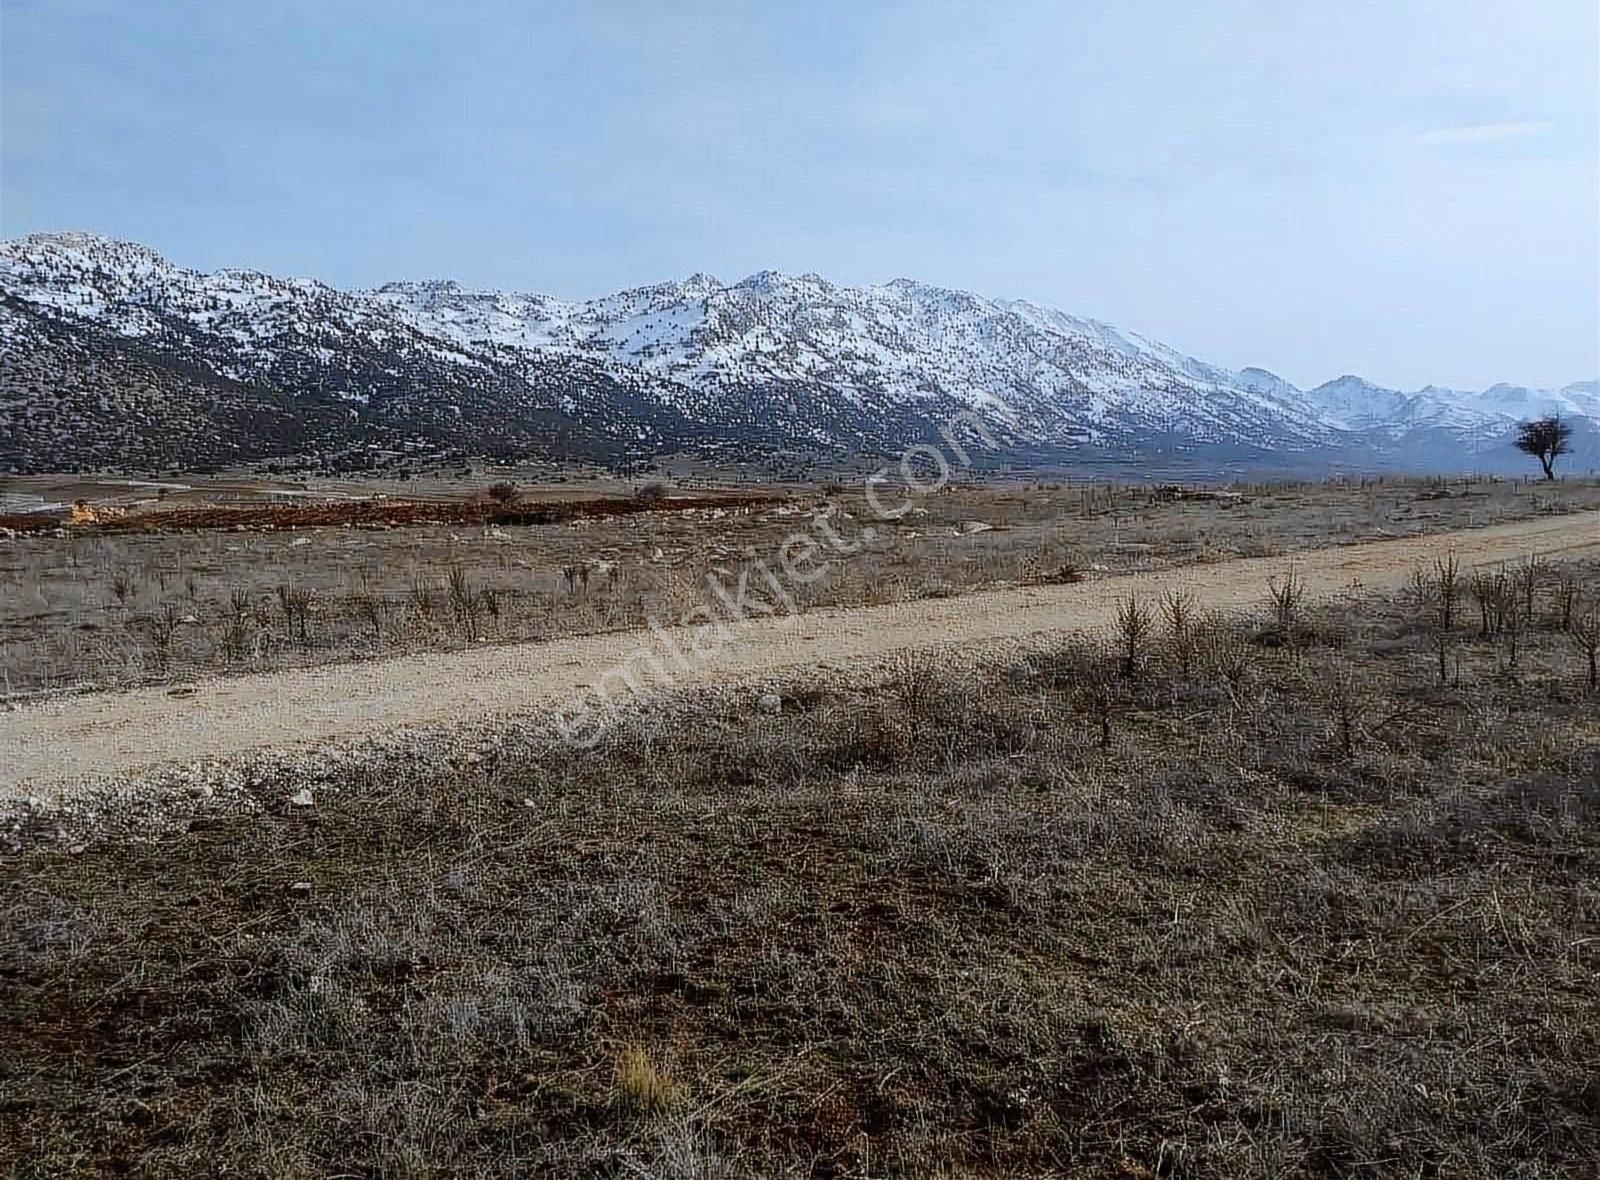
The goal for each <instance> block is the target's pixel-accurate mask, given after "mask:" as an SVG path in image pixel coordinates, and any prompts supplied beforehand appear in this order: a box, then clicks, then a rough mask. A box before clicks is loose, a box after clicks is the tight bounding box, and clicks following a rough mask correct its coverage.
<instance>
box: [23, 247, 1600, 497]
mask: <svg viewBox="0 0 1600 1180" xmlns="http://www.w3.org/2000/svg"><path fill="white" fill-rule="evenodd" d="M963 411H970V412H973V413H976V414H977V415H978V416H979V417H981V418H982V419H983V420H984V422H985V423H986V424H987V425H988V427H989V429H990V430H991V432H992V433H993V434H994V435H995V436H996V437H997V438H998V439H1000V440H1001V441H1002V442H1003V443H1004V444H1005V447H1004V452H1005V454H1006V455H1007V456H1008V457H1010V459H1011V460H1014V461H1019V462H1044V463H1051V464H1056V465H1062V466H1067V467H1069V468H1070V467H1071V466H1072V465H1073V464H1074V463H1075V462H1079V461H1082V462H1090V461H1094V462H1107V461H1115V462H1120V463H1126V464H1132V465H1138V464H1141V463H1148V462H1152V461H1154V460H1155V459H1157V458H1161V459H1163V460H1164V461H1165V460H1171V459H1173V458H1174V457H1181V458H1183V459H1186V460H1188V461H1191V462H1193V463H1197V464H1200V465H1205V464H1213V465H1230V466H1233V467H1246V468H1248V467H1251V466H1264V467H1271V468H1274V469H1281V468H1284V467H1286V466H1287V467H1297V468H1303V469H1317V468H1319V467H1321V468H1327V467H1329V466H1333V467H1338V468H1342V469H1354V468H1359V469H1368V470H1371V469H1384V468H1391V469H1401V468H1403V469H1409V470H1460V469H1467V468H1471V469H1478V470H1526V469H1527V467H1528V460H1527V459H1526V457H1524V456H1521V455H1519V454H1517V453H1516V452H1515V451H1514V450H1513V449H1512V447H1511V445H1510V440H1511V438H1512V437H1513V435H1514V433H1515V429H1516V426H1517V423H1518V422H1519V421H1521V420H1523V419H1526V418H1530V417H1536V416H1542V415H1545V414H1549V413H1560V414H1562V415H1563V416H1564V417H1566V418H1567V419H1569V420H1570V421H1571V422H1572V423H1573V424H1574V427H1575V440H1574V441H1575V454H1574V455H1573V456H1572V461H1571V462H1569V464H1568V467H1569V469H1573V470H1584V469H1590V468H1593V467H1595V466H1600V388H1597V385H1596V382H1594V381H1585V382H1579V383H1576V384H1573V385H1568V386H1566V387H1564V388H1561V389H1528V388H1524V387H1521V386H1510V385H1496V386H1493V387H1492V388H1489V389H1486V390H1482V391H1475V392H1468V391H1461V390H1453V389H1444V388H1440V387H1436V386H1429V387H1427V388H1424V389H1420V390H1415V391H1412V392H1402V391H1399V390H1393V389H1385V388H1382V387H1379V386H1376V385H1373V384H1371V383H1369V382H1366V381H1363V380H1361V379H1360V378H1358V377H1353V376H1344V377H1340V378H1338V379H1336V380H1334V381H1330V382H1328V383H1327V384H1324V385H1320V386H1317V387H1316V388H1314V389H1307V390H1302V389H1298V388H1296V387H1295V386H1294V385H1292V384H1290V383H1289V382H1287V381H1285V380H1283V379H1282V378H1280V377H1277V376H1275V375H1274V374H1272V373H1270V372H1267V371H1266V370H1263V369H1256V368H1247V369H1243V370H1238V371H1234V370H1230V369H1226V368H1223V367H1220V366H1217V365H1212V364H1207V363H1206V362H1204V361H1200V360H1197V359H1195V358H1193V357H1190V356H1186V355H1184V354H1182V353H1180V352H1178V351H1177V350H1175V349H1173V348H1170V347H1168V346H1166V345H1164V344H1161V343H1159V342H1157V341H1155V340H1152V339H1149V338H1147V337H1144V336H1141V335H1138V334H1135V333H1132V332H1126V331H1122V330H1120V329H1117V328H1115V327H1112V326H1111V325H1109V324H1105V323H1101V322H1099V321H1096V320H1092V319H1082V318H1079V317H1076V316H1072V315H1068V314H1066V313H1064V312H1061V311H1056V310H1053V309H1050V308H1045V307H1040V306H1037V305H1035V304H1032V303H1027V302H1023V301H1020V300H1002V299H988V298H983V297H981V296H978V295H972V294H968V293H966V292H961V291H953V290H947V289H945V288H941V287H935V286H930V285H927V284H924V283H919V282H914V281H912V280H909V279H896V280H895V281H893V282H890V283H886V284H883V285H881V286H868V287H851V286H842V285H837V284H834V283H831V282H829V281H827V280H826V279H823V278H821V277H819V276H817V275H812V274H807V275H800V276H790V275H784V274H779V273H777V272H774V271H762V272H760V273H758V274H754V275H751V276H750V277H748V278H746V279H743V280H741V281H739V282H735V283H724V282H722V281H720V280H718V279H715V278H713V277H711V276H709V275H704V274H696V275H692V276H690V277H689V278H687V279H683V280H681V281H672V282H665V283H661V284H658V285H655V286H649V287H640V288H636V289H632V290H627V291H621V292H618V293H616V294H613V295H607V296H604V297H602V298H598V299H592V300H587V301H566V300H560V299H554V298H551V297H549V296H545V295H534V294H517V293H510V292H502V291H474V290H467V289H464V288H462V287H461V286H459V285H458V284H456V283H454V282H449V281H427V282H397V283H389V284H387V285H385V286H382V287H379V288H376V289H374V290H363V291H343V290H339V289H336V288H334V287H330V286H327V285H325V284H323V283H320V282H316V281H313V280H309V279H296V278H278V277H274V276H272V275H267V274H263V273H260V272H256V271H248V270H219V271H216V272H213V273H209V274H208V273H201V272H198V271H194V270H189V269H186V268H183V267H180V266H176V265H174V264H172V263H170V262H168V261H167V260H166V259H164V258H162V257H161V256H160V255H159V254H157V253H156V252H155V251H153V250H151V249H149V248H148V247H145V246H142V245H138V244H136V243H132V242H126V241H119V240H115V239H111V238H106V237H101V236H99V235H95V234H87V233H57V234H35V235H32V236H29V237H25V238H18V239H13V240H10V241H6V242H3V243H0V469H5V470H10V471H14V472H24V471H46V470H50V471H63V470H100V469H122V470H154V469H170V468H173V467H179V468H184V469H187V470H201V469H206V468H216V467H224V466H234V465H242V464H247V463H253V462H262V461H273V460H276V461H280V462H281V461H288V462H293V463H298V464H303V465H309V466H312V467H315V468H318V469H323V470H344V471H348V470H360V469H374V468H377V469H384V468H390V469H392V468H395V467H397V466H398V467H402V468H403V467H405V466H406V465H413V464H419V463H427V462H434V461H439V460H444V459H459V458H463V457H471V456H483V457H491V458H498V459H523V458H530V457H536V458H541V459H565V458H584V459H591V460H598V461H601V462H605V463H611V464H619V465H621V464H633V463H637V462H638V461H640V460H643V459H648V458H650V457H653V456H657V455H661V454H665V453H671V452H687V453H693V454H698V455H703V456H707V457H712V458H715V457H719V456H721V457H728V456H750V455H760V454H773V455H785V456H791V457H793V456H802V457H810V458H813V459H816V460H818V461H826V460H828V459H830V458H837V457H841V456H846V455H855V454H863V453H868V454H872V453H891V454H892V453H894V452H897V451H899V450H901V449H903V448H904V447H906V446H907V445H909V444H911V443H913V442H917V441H922V440H926V439H929V438H932V437H935V436H936V433H937V430H938V428H939V427H940V426H941V425H942V424H944V423H945V422H947V421H949V420H950V419H951V418H952V417H953V416H954V415H956V414H958V413H961V412H963Z"/></svg>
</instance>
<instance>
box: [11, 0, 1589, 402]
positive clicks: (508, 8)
mask: <svg viewBox="0 0 1600 1180" xmlns="http://www.w3.org/2000/svg"><path fill="white" fill-rule="evenodd" d="M1597 26H1600V6H1597V5H1596V4H1595V2H1594V0H1537V2H1531V3H1530V2H1529V0H1516V2H1510V0H1446V2H1440V3H1431V2H1423V0H1381V2H1380V0H1341V2H1340V3H1337V4H1333V3H1310V2H1307V3H1299V2H1293V3H1287V2H1283V0H1236V2H1231V3H1230V2H1224V0H1181V2H1180V0H1160V2H1155V0H1101V2H1096V3H1089V2H1074V0H971V2H969V3H942V2H940V0H906V2H902V0H873V2H871V3H863V2H861V0H849V2H846V0H838V2H836V0H809V2H807V3H805V4H792V5H791V4H781V3H774V2H771V0H749V2H745V3H739V2H735V0H725V2H711V0H705V2H700V0H675V2H673V3H660V2H659V0H605V2H582V3H580V2H577V0H573V2H567V0H539V2H537V3H527V2H526V0H505V2H473V0H458V2H455V3H450V4H444V3H438V2H436V0H424V2H417V0H390V2H387V3H381V4H380V3H376V2H374V3H367V4H357V3H350V2H346V0H309V2H308V0H271V2H270V3H269V2H266V0H250V2H248V3H246V2H242V0H139V2H137V3H135V2H132V0H0V234H3V235H4V236H6V237H12V236H17V235H20V234H24V233H30V232H35V231H49V230H59V229H88V230H94V231H97V232H100V233H105V234H110V235H114V236H118V237H125V238H130V239H133V240H136V241H140V242H144V243H146V244H148V245H150V246H153V247H155V248H156V249H158V250H159V251H161V252H162V253H163V254H165V255H167V256H168V257H169V258H171V259H172V260H173V261H175V262H178V263H180V264H183V265H186V266H192V267H196V268H199V269H212V268H216V267H221V266H242V267H250V268H253V269H258V270H264V271H268V272H273V273H280V274H296V275H309V276H314V277H317V278H320V279H323V280H325V281H327V282H330V283H333V284H334V285H336V286H341V287H364V286H373V285H377V284H379V283H381V282H385V281H388V280H390V279H397V278H429V277H448V278H455V279H458V280H459V281H461V282H462V283H463V284H465V285H468V286H477V287H500V288H510V289H517V290H526V291H540V292H547V293H551V294H555V295H560V296H563V297H567V298H579V297H587V296H593V295H599V294H603V293H606V292H608V291H612V290H615V289H618V288H621V287H625V286H635V285H640V284H644V283H650V282H657V281H661V280H663V279H667V278H673V277H684V276H687V275H689V274H691V273H694V272H696V271H704V272H708V273H712V274H715V275H717V276H719V277H720V278H722V279H723V280H725V281H729V282H732V281H736V280H737V279H739V278H742V277H743V276H745V275H747V274H750V273H752V272H754V271H758V270H763V269H769V268H770V269H776V270H782V271H787V272H790V273H807V272H815V273H818V274H821V275H823V276H825V277H827V278H829V279H832V280H834V281H836V282H846V283H870V282H887V281H888V280H890V279H893V278H897V277H902V276H904V277H911V278H916V279H920V280H922V281H925V282H929V283H934V284H938V285H942V286H949V287H956V288H960V289H964V290H971V291H976V292H978V293H980V294H984V295H990V296H996V297H1005V298H1022V299H1029V300H1032V301H1034V302H1037V303H1041V304H1046V305H1050V306H1055V307H1060V308H1062V309H1064V310H1066V311H1069V312H1072V313H1074V314H1077V315H1085V316H1093V317H1095V318H1098V319H1104V320H1109V321H1111V322H1113V323H1115V324H1117V325H1118V326H1120V327H1123V328H1126V329H1130V330H1133V331H1137V332H1141V333H1143V334H1145V335H1148V336H1152V337H1155V338H1157V339H1160V340H1164V341H1166V342H1168V343H1170V344H1172V345H1174V346H1176V347H1178V348H1180V349H1182V350H1184V351H1186V352H1189V353H1192V354H1194V355H1197V356H1199V357H1202V358H1203V359H1205V360H1208V361H1212V362H1215V363H1220V364H1225V365H1229V366H1232V367H1236V368H1237V367H1243V366H1245V365H1258V366H1262V367H1265V368H1269V369H1272V370H1273V371H1275V372H1278V373H1280V374H1281V375H1283V376H1285V377H1287V378H1288V379H1290V380H1291V381H1294V382H1295V383H1296V384H1299V385H1302V386H1309V385H1314V384H1317V383H1319V382H1322V381H1325V380H1328V379H1330V378H1333V377H1335V376H1338V375H1340V374H1343V373H1358V374H1360V375H1362V376H1365V377H1367V378H1369V379H1371V380H1374V381H1377V382H1379V383H1380V384H1385V385H1390V386H1397V387H1402V388H1415V387H1418V386H1421V385H1425V384H1429V383H1437V384H1444V385H1453V386H1458V387H1473V388H1477V387H1482V386H1486V385H1489V384H1492V383H1494V382H1497V381H1510V382H1513V383H1518V384H1528V385H1561V384H1565V383H1566V382H1569V381H1573V380H1579V379H1589V378H1594V377H1595V376H1597V375H1600V225H1597V223H1600V80H1597V73H1600V27H1597Z"/></svg>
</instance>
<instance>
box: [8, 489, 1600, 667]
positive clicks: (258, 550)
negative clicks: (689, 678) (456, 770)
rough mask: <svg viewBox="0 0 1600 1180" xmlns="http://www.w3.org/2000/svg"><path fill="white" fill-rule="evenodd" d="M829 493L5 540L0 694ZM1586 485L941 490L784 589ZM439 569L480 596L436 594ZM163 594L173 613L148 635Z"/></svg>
mask: <svg viewBox="0 0 1600 1180" xmlns="http://www.w3.org/2000/svg"><path fill="white" fill-rule="evenodd" d="M890 499H891V500H893V497H890ZM485 503H486V504H488V502H487V501H486V502H485ZM824 503H827V504H831V505H832V508H833V513H834V515H833V517H832V518H831V519H832V522H833V523H832V527H833V528H834V529H835V530H836V531H837V532H838V533H839V534H840V535H842V536H844V537H845V538H847V539H849V540H852V541H856V540H859V531H860V530H861V529H862V528H863V527H865V526H866V525H868V524H870V523H873V522H872V520H871V514H870V509H869V506H868V505H867V504H866V503H865V501H864V499H863V497H862V496H861V494H860V493H859V491H856V490H851V489H848V488H839V489H834V490H833V491H832V492H828V493H823V492H818V493H817V495H816V496H815V497H814V498H810V499H808V498H807V497H806V496H805V495H803V494H797V495H796V496H795V497H794V498H793V500H792V504H791V505H789V506H778V507H766V508H759V509H752V510H749V511H739V510H732V509H728V508H723V509H721V510H720V514H719V510H718V509H714V508H713V509H691V510H684V511H668V512H656V511H652V512H645V513H641V514H639V515H636V516H632V517H628V518H623V519H610V520H603V519H578V520H573V521H568V522H566V523H552V524H542V525H523V526H510V525H505V526H502V525H493V524H491V525H482V524H478V525H474V526H472V527H461V526H457V527H450V526H445V527H439V526H418V527H408V528H386V527H385V528H323V527H319V528H307V529H304V530H293V529H291V530H286V531H278V532H250V531H246V532H223V533H217V532H210V533H187V534H151V535H128V536H95V535H81V536H66V537H53V536H51V537H21V538H15V539H11V540H0V694H3V695H26V694H31V693H39V692H52V691H61V690H70V689H82V688H106V687H112V686H118V685H127V684H136V683H143V682H151V681H165V682H181V681H184V680H190V679H193V678H195V677H197V676H201V675H209V674H219V673H221V674H227V673H238V672H246V671H251V670H269V669H273V668H281V667H286V666H295V665H304V664H316V663H330V662H339V661H348V660H355V659H366V658H374V657H381V656H384V655H391V654H396V653H399V652H407V651H418V650H439V649H448V648H452V647H459V646H461V645H463V644H470V643H477V642H508V641H517V640H530V639H531V640H537V639H542V638H549V637H552V636H557V635H566V634H575V633H585V632H596V631H605V630H614V629H619V628H629V627H641V626H643V625H644V624H645V622H646V621H647V620H648V619H650V618H652V617H655V618H662V619H670V618H676V617H678V616H679V615H680V614H681V613H682V612H683V611H684V610H686V609H687V608H688V607H690V606H692V605H695V604H697V603H699V602H701V601H703V600H704V598H705V594H706V579H707V578H708V577H720V578H726V577H727V576H729V575H730V574H731V575H732V576H733V577H735V578H736V577H737V574H738V572H739V570H740V569H741V568H742V567H743V564H744V563H745V562H747V561H748V560H749V559H750V557H749V555H750V554H751V553H754V554H756V555H758V556H760V557H762V558H765V559H767V560H768V561H769V562H771V561H772V560H773V558H774V557H775V555H776V554H777V552H778V549H779V547H780V545H781V544H782V542H783V541H784V539H785V538H786V537H788V536H790V535H791V534H793V533H794V532H796V531H804V530H805V529H806V528H807V526H808V522H809V519H810V518H809V515H808V514H807V512H806V511H804V510H805V509H808V508H820V507H822V506H823V504H824ZM650 506H652V507H654V506H655V505H653V504H652V505H650ZM1595 506H1600V484H1596V483H1592V482H1591V483H1582V482H1578V481H1571V482H1567V483H1564V484H1561V485H1559V486H1558V487H1557V488H1555V489H1548V488H1546V487H1544V486H1543V485H1533V484H1519V483H1515V482H1464V481H1457V482H1447V481H1393V480H1390V481H1372V482H1367V483H1359V482H1357V483H1348V484H1339V483H1329V484H1282V485H1259V486H1256V487H1251V488H1246V489H1244V491H1243V494H1242V496H1241V498H1239V499H1226V500H1209V501H1208V500H1199V501H1192V500H1190V501H1172V500H1170V499H1168V498H1164V497H1162V496H1161V495H1159V494H1157V492H1155V491H1154V490H1153V489H1151V488H1148V487H1138V486H1110V485H1084V486H1081V487H1080V486H1071V487H1067V486H1062V485H1020V484H1019V485H997V486H988V487H971V488H958V489H954V490H952V491H949V492H946V493H941V494H939V495H935V496H931V497H928V498H926V499H925V500H923V501H922V502H920V503H918V504H916V505H915V506H914V511H912V512H908V513H907V514H906V515H905V516H904V517H902V518H901V519H900V520H898V521H897V522H895V523H894V524H892V525H884V524H883V523H882V522H877V528H878V533H877V535H876V537H875V538H874V539H873V541H871V542H870V543H867V544H866V545H865V546H864V547H863V548H862V550H861V551H860V552H859V553H857V554H855V555H854V556H851V557H849V558H848V559H846V560H840V561H837V562H835V563H834V564H833V565H832V566H830V567H829V569H828V571H827V572H826V573H825V574H824V575H823V576H822V577H820V578H819V579H818V580H816V581H814V582H811V583H808V584H806V585H795V586H794V587H792V589H793V590H794V592H795V595H796V598H797V601H798V605H799V606H800V607H801V608H809V607H815V606H821V605H863V604H871V603H882V602H893V601H899V600H905V599H910V598H916V597H928V596H937V597H945V596H949V595H953V594H958V593H961V592H963V591H966V590H970V589H974V588H980V587H985V586H995V585H1000V584H1008V583H1009V584H1014V583H1029V582H1033V583H1043V582H1052V581H1073V580H1077V579H1079V578H1082V577H1085V576H1087V577H1097V576H1107V575H1111V574H1116V573H1122V572H1128V571H1133V570H1140V569H1151V568H1160V567H1163V566H1170V565H1176V564H1185V563H1191V562H1206V561H1216V560H1223V559H1226V558H1230V557H1237V556H1261V555H1274V554H1283V555H1286V556H1287V555H1289V554H1292V553H1293V552H1294V551H1295V550H1296V549H1299V548H1302V547H1306V546H1313V545H1324V544H1327V543H1329V542H1330V541H1332V542H1345V541H1358V540H1363V539H1370V538H1373V537H1378V536H1389V535H1395V534H1400V533H1411V532H1424V531H1430V530H1437V529H1447V528H1458V527H1469V526H1473V525H1484V524H1491V523H1498V522H1503V521H1507V520H1513V519H1517V518H1521V517H1526V516H1530V515H1534V514H1539V513H1546V512H1558V511H1573V510H1579V509H1583V508H1588V507H1595ZM492 507H494V506H493V505H488V507H486V508H485V510H486V511H487V510H489V508H492ZM973 525H987V526H989V527H988V528H987V529H986V530H983V531H976V532H968V531H965V530H967V529H970V528H971V527H972V526H973ZM1287 565H1288V562H1287V561H1286V562H1285V566H1286V568H1287ZM719 571H721V572H719ZM569 572H570V576H568V575H569ZM452 577H464V578H465V579H466V580H467V582H468V583H469V584H470V585H471V586H472V587H473V588H474V589H475V591H476V593H477V597H475V598H473V599H472V600H471V601H470V602H467V601H466V600H457V601H456V602H455V603H452V602H451V601H450V599H449V582H450V579H451V578H452ZM280 585H287V586H289V587H291V588H292V590H293V592H294V593H296V594H306V595H309V596H310V598H309V599H308V600H307V601H306V606H307V609H306V610H305V611H303V612H299V611H296V612H295V613H293V614H292V615H291V616H289V617H285V616H284V615H283V614H282V613H281V612H279V611H277V610H276V609H275V603H274V599H275V597H276V595H277V593H278V587H279V586H280ZM1263 592H1265V591H1263ZM168 606H170V607H171V608H172V610H173V613H174V616H175V619H176V620H177V625H176V626H175V627H174V628H173V629H172V631H171V634H170V635H166V636H164V637H163V638H164V639H165V640H166V643H165V646H164V647H157V646H156V645H155V644H154V643H153V636H152V631H153V628H155V627H156V626H157V625H158V623H159V622H160V621H161V620H162V616H163V615H164V613H165V610H166V608H167V607H168Z"/></svg>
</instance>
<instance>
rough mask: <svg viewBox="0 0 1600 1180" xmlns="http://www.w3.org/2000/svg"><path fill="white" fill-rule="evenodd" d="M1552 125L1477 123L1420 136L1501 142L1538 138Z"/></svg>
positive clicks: (1436, 139) (1424, 138) (1454, 141)
mask: <svg viewBox="0 0 1600 1180" xmlns="http://www.w3.org/2000/svg"><path fill="white" fill-rule="evenodd" d="M1550 131H1551V125H1550V124H1549V123H1543V122H1538V121H1529V122H1522V123H1477V124H1474V125H1473V126H1470V127H1441V128H1439V129H1438V130H1436V131H1428V132H1424V133H1423V134H1422V135H1420V136H1418V139H1419V140H1420V141H1421V142H1422V143H1436V144H1458V143H1501V142H1504V141H1505V140H1509V139H1538V138H1540V137H1541V136H1545V135H1549V134H1550Z"/></svg>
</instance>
